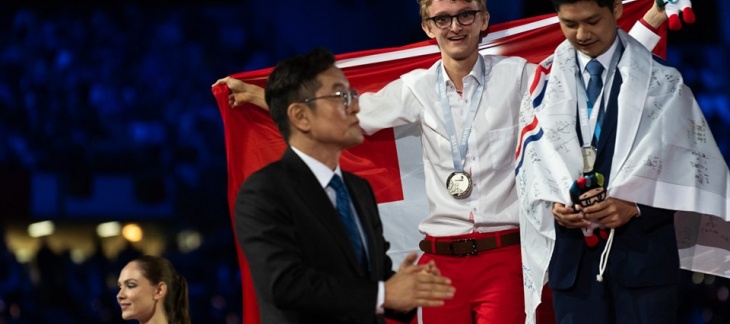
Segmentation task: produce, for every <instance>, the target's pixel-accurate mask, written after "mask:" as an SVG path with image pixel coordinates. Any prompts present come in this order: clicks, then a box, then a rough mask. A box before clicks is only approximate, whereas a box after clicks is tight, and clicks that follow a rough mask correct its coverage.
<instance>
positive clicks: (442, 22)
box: [426, 10, 481, 29]
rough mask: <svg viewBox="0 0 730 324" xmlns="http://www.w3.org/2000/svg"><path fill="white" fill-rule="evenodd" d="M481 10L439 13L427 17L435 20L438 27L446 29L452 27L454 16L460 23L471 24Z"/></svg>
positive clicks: (463, 24)
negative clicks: (453, 13) (448, 13)
mask: <svg viewBox="0 0 730 324" xmlns="http://www.w3.org/2000/svg"><path fill="white" fill-rule="evenodd" d="M479 12H481V10H469V11H464V12H460V13H458V14H456V15H453V16H452V15H438V16H433V17H431V18H426V20H433V23H434V24H435V25H436V27H438V28H441V29H446V28H449V27H451V24H452V23H453V22H454V18H456V21H458V22H459V25H462V26H469V25H471V24H473V23H474V18H475V17H476V15H477V13H479Z"/></svg>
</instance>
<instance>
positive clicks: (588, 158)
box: [580, 146, 598, 173]
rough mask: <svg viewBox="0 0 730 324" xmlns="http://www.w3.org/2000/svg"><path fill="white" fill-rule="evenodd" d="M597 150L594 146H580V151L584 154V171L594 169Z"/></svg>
mask: <svg viewBox="0 0 730 324" xmlns="http://www.w3.org/2000/svg"><path fill="white" fill-rule="evenodd" d="M597 151H598V150H597V149H596V148H595V147H593V146H590V147H581V148H580V153H581V155H582V156H583V173H588V172H591V171H593V165H595V164H596V152H597Z"/></svg>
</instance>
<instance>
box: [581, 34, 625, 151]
mask: <svg viewBox="0 0 730 324" xmlns="http://www.w3.org/2000/svg"><path fill="white" fill-rule="evenodd" d="M623 51H624V47H623V44H621V41H620V40H619V41H618V44H617V47H616V51H614V52H613V56H612V57H611V64H610V65H609V67H608V70H606V82H604V83H603V89H602V90H601V93H600V94H599V95H598V98H596V102H595V103H594V106H595V104H596V103H598V109H591V110H592V111H591V113H590V114H589V113H588V111H589V108H594V107H588V89H586V84H585V81H584V80H583V71H582V70H581V69H576V73H575V78H576V82H575V86H576V93H577V94H578V121H579V122H580V132H581V135H582V136H581V137H582V138H579V140H580V141H581V147H591V142H592V137H593V136H594V135H595V136H596V140H598V138H599V137H600V135H601V124H603V116H604V114H605V112H604V110H605V109H603V94H604V93H606V87H607V85H609V84H612V83H611V82H613V76H614V73H616V67H617V66H618V61H619V59H620V58H621V54H622V53H623ZM575 60H576V66H578V67H580V64H579V63H578V57H577V53H576V58H575ZM581 90H582V91H581ZM596 111H598V113H596Z"/></svg>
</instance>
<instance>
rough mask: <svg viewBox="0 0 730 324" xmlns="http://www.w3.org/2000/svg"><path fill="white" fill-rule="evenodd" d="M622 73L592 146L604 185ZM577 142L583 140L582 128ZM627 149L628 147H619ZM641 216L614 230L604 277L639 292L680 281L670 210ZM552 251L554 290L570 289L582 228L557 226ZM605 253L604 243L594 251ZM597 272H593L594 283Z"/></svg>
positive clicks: (581, 253)
mask: <svg viewBox="0 0 730 324" xmlns="http://www.w3.org/2000/svg"><path fill="white" fill-rule="evenodd" d="M621 83H622V80H621V74H620V73H618V71H616V74H615V76H614V83H613V86H612V87H611V94H610V96H609V102H608V104H607V109H606V117H605V119H604V122H603V125H602V129H603V131H602V133H601V138H600V140H599V141H598V143H595V141H594V144H597V145H596V148H597V149H598V154H597V156H596V164H595V166H594V170H596V171H597V172H600V173H601V174H603V175H604V177H605V185H606V186H608V184H609V181H610V175H611V164H612V159H613V152H614V148H615V147H616V129H617V127H616V126H617V123H618V115H619V114H620V110H619V109H620V108H619V107H618V104H617V98H618V91H619V89H620V87H621ZM576 128H577V130H578V138H582V137H581V134H580V127H576ZM619 145H631V143H619ZM639 208H640V209H641V216H639V217H634V218H632V219H631V220H629V222H628V223H626V224H624V225H623V226H621V227H619V228H617V229H616V232H615V234H614V235H615V237H614V241H613V245H612V247H611V251H610V254H609V259H608V268H607V273H608V274H609V275H611V276H612V278H613V280H616V282H617V283H619V284H620V285H621V286H624V287H630V288H637V287H652V286H659V285H666V284H671V283H677V282H678V281H679V255H678V253H677V240H676V237H675V231H674V217H673V216H674V211H670V210H664V209H658V208H653V207H651V206H645V205H639ZM555 229H556V230H555V236H556V240H555V249H554V250H553V256H552V258H551V260H550V266H549V269H548V275H549V279H548V282H549V285H550V287H551V288H552V289H570V288H572V287H573V286H574V284H575V282H576V277H577V275H578V272H579V271H582V272H585V271H593V270H592V269H581V268H580V265H581V262H580V260H581V258H583V257H585V252H586V250H587V249H588V247H587V246H586V244H585V242H584V240H583V234H582V232H581V230H580V229H570V228H566V227H562V226H560V225H559V224H558V223H557V222H556V223H555ZM596 248H599V249H601V251H602V249H603V244H600V245H599V246H598V247H596ZM596 274H597V272H596V273H591V278H594V277H595V275H596Z"/></svg>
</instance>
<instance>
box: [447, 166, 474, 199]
mask: <svg viewBox="0 0 730 324" xmlns="http://www.w3.org/2000/svg"><path fill="white" fill-rule="evenodd" d="M471 188H472V184H471V176H469V174H468V173H466V172H452V173H451V174H450V175H449V177H448V178H447V179H446V189H447V190H448V191H449V194H450V195H451V196H453V197H454V198H456V199H464V198H466V197H469V195H470V194H471Z"/></svg>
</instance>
